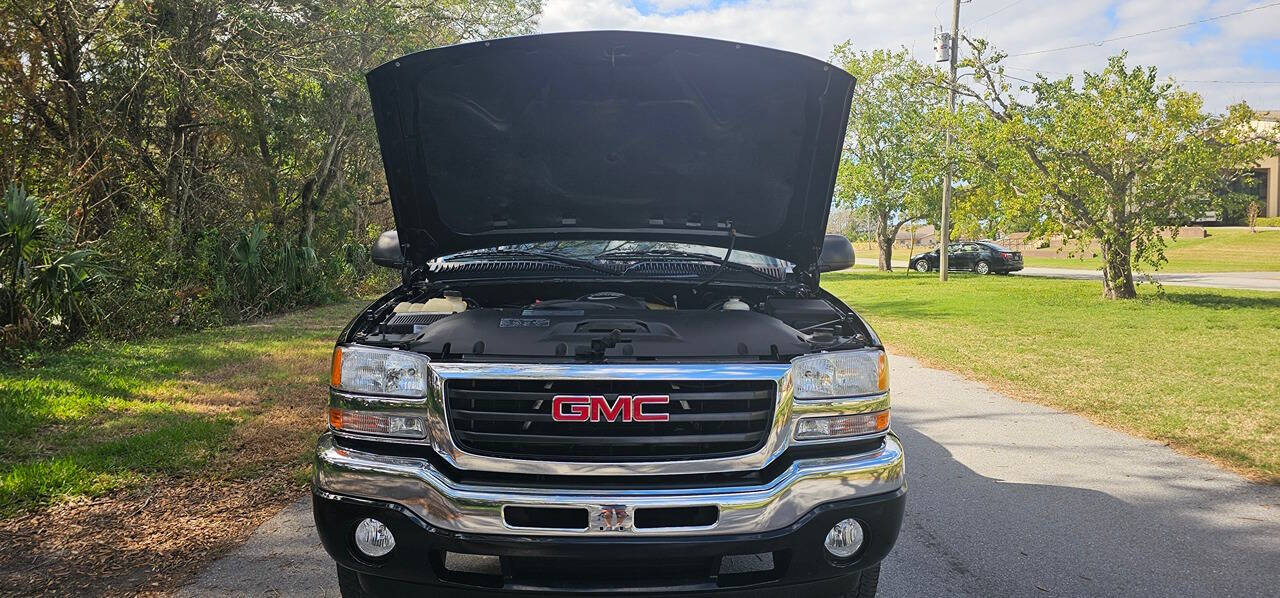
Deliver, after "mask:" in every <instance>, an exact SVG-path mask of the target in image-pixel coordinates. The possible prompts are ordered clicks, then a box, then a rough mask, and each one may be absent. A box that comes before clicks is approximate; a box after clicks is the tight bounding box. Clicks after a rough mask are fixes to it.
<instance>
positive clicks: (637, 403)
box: [631, 395, 671, 422]
mask: <svg viewBox="0 0 1280 598" xmlns="http://www.w3.org/2000/svg"><path fill="white" fill-rule="evenodd" d="M670 402H671V397H669V396H667V395H641V396H638V397H636V398H634V399H631V421H637V422H664V421H667V420H669V419H671V416H669V415H667V414H666V413H645V412H644V406H645V405H666V404H667V403H670Z"/></svg>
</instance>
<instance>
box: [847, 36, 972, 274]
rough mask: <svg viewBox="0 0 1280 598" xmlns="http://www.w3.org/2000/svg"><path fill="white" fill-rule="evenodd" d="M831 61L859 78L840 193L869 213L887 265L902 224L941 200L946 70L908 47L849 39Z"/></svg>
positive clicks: (882, 264)
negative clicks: (862, 46)
mask: <svg viewBox="0 0 1280 598" xmlns="http://www.w3.org/2000/svg"><path fill="white" fill-rule="evenodd" d="M832 62H834V63H836V64H837V65H839V66H840V67H841V68H843V69H844V70H846V71H848V72H849V73H850V74H852V75H853V76H854V77H856V78H857V81H858V83H857V89H856V92H855V96H854V99H853V104H852V106H851V107H850V113H849V127H848V132H847V139H846V141H845V149H844V156H843V160H842V162H841V164H840V171H839V174H838V178H837V182H836V197H835V199H836V202H837V203H838V204H841V205H844V206H847V207H850V208H854V209H857V210H866V211H869V212H870V213H871V215H872V217H873V220H874V227H875V231H874V232H875V238H876V240H877V242H878V243H879V245H880V248H881V255H880V267H881V269H884V270H889V269H891V261H890V260H891V258H892V249H893V245H892V243H893V238H894V237H895V236H896V235H897V233H898V230H899V229H900V228H901V227H902V226H903V225H904V224H906V223H907V222H909V221H911V220H916V219H920V218H926V217H929V216H931V215H933V214H934V212H935V210H936V208H935V206H937V205H939V198H940V197H941V189H942V187H941V173H942V171H943V165H944V164H945V162H944V157H943V154H942V148H943V138H944V131H945V124H946V118H947V113H946V95H945V93H944V92H943V91H942V88H941V87H939V86H938V85H937V81H939V80H940V77H941V72H940V71H939V70H938V69H937V68H934V67H931V66H926V65H923V64H921V63H919V62H918V61H916V60H915V59H913V58H911V56H910V54H909V53H907V51H906V50H899V51H890V50H872V51H865V50H863V51H859V50H854V49H853V47H852V46H851V44H849V43H848V42H846V43H844V44H841V45H839V46H837V47H836V49H835V51H834V53H833V59H832Z"/></svg>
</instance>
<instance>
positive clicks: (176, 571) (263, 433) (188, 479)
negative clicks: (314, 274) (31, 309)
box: [0, 325, 332, 596]
mask: <svg viewBox="0 0 1280 598" xmlns="http://www.w3.org/2000/svg"><path fill="white" fill-rule="evenodd" d="M327 328H329V329H332V325H330V326H328V327H327ZM322 344H325V345H326V347H320V346H319V345H317V347H311V346H310V344H309V343H308V344H304V345H302V346H299V347H297V348H296V350H294V351H290V352H288V353H285V352H278V353H274V354H268V355H265V356H259V357H257V358H254V359H250V360H247V361H239V362H235V363H228V364H226V365H225V366H223V367H221V368H219V369H218V370H216V371H214V372H210V373H209V374H208V375H205V376H199V377H190V378H182V377H180V378H178V379H176V380H174V383H173V384H172V385H170V392H166V393H164V396H155V397H147V398H150V399H151V400H159V401H167V402H177V403H180V404H183V405H185V406H186V407H187V408H191V409H193V410H195V411H201V412H214V413H216V412H226V411H239V412H240V413H243V414H244V416H245V417H244V420H243V421H242V422H241V423H239V424H238V425H236V427H235V428H234V429H233V431H232V433H231V437H230V439H229V440H228V442H227V443H226V444H224V445H223V446H222V447H220V449H219V450H220V452H219V454H218V455H217V456H216V457H215V458H214V460H213V462H212V463H211V464H210V465H209V466H208V467H206V468H204V469H203V470H201V471H199V472H195V473H193V474H191V475H189V476H163V477H156V476H154V475H153V476H150V477H146V478H144V481H143V482H142V484H140V485H138V486H135V487H133V488H130V489H126V490H122V491H118V492H115V493H112V494H109V495H107V496H104V497H99V498H96V499H92V500H79V501H72V502H64V503H60V504H54V505H51V506H48V507H45V508H42V509H38V510H36V511H34V512H31V513H27V514H23V515H18V516H15V517H10V518H8V519H4V520H0V547H3V549H2V550H0V596H23V595H41V596H72V595H74V596H104V595H109V596H159V595H165V594H166V593H167V592H168V591H170V590H172V589H174V588H177V587H179V586H181V585H183V584H184V583H186V582H188V581H189V580H190V579H192V578H193V577H194V576H195V575H196V574H197V573H198V572H199V571H200V570H202V569H203V568H204V566H205V565H206V564H208V563H209V562H210V561H212V560H213V559H215V558H217V557H218V556H219V555H221V554H223V553H225V552H226V551H228V550H229V549H231V548H234V547H235V546H237V545H239V544H240V543H241V542H243V541H244V540H245V539H246V538H248V536H249V534H251V533H252V532H253V530H254V529H255V528H257V527H258V526H259V525H261V524H262V523H263V522H264V521H266V520H267V519H269V518H270V517H271V516H273V515H274V514H276V513H277V512H279V511H280V509H282V508H284V507H285V506H286V505H288V504H289V503H291V502H292V501H294V500H296V499H297V497H298V495H299V494H300V493H302V492H304V491H305V490H306V487H307V486H306V484H305V483H302V482H301V481H300V480H301V479H302V477H303V476H302V475H301V473H303V472H304V471H305V470H306V469H307V468H308V467H309V466H308V463H309V462H310V456H311V451H312V447H313V446H314V442H315V439H316V437H317V436H318V435H319V434H320V433H321V432H322V431H323V430H324V426H325V423H324V407H325V405H326V403H327V395H326V390H325V385H324V384H325V381H326V373H327V370H328V367H329V360H328V359H327V358H326V357H325V355H326V352H327V341H325V342H322ZM313 349H315V350H313ZM268 374H270V375H268Z"/></svg>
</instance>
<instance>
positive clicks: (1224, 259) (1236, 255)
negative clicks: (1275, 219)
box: [1023, 228, 1280, 272]
mask: <svg viewBox="0 0 1280 598" xmlns="http://www.w3.org/2000/svg"><path fill="white" fill-rule="evenodd" d="M1208 230H1209V236H1208V237H1205V238H1202V239H1188V238H1181V239H1179V240H1177V241H1174V242H1173V243H1170V244H1169V246H1168V247H1167V248H1166V249H1165V257H1167V258H1169V263H1168V264H1165V266H1164V267H1163V268H1160V271H1161V272H1263V271H1266V272H1276V271H1280V230H1260V231H1258V232H1256V233H1250V232H1249V231H1248V230H1247V229H1221V228H1210V229H1208ZM1023 263H1024V264H1025V265H1026V266H1037V267H1042V268H1073V269H1081V270H1097V269H1099V268H1100V267H1101V261H1100V258H1095V257H1093V256H1092V255H1089V254H1086V255H1084V256H1082V257H1068V256H1067V254H1066V252H1063V254H1062V256H1061V257H1036V256H1025V257H1024V259H1023Z"/></svg>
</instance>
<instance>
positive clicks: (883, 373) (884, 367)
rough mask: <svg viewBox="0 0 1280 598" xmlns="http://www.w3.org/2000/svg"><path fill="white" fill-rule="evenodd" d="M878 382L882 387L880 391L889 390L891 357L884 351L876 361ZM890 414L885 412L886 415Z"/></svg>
mask: <svg viewBox="0 0 1280 598" xmlns="http://www.w3.org/2000/svg"><path fill="white" fill-rule="evenodd" d="M876 383H877V386H879V387H880V391H881V392H883V391H886V390H889V357H888V356H887V355H885V354H884V353H883V352H881V353H880V359H879V360H878V361H877V362H876ZM888 416H889V414H888V413H885V417H888Z"/></svg>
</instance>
